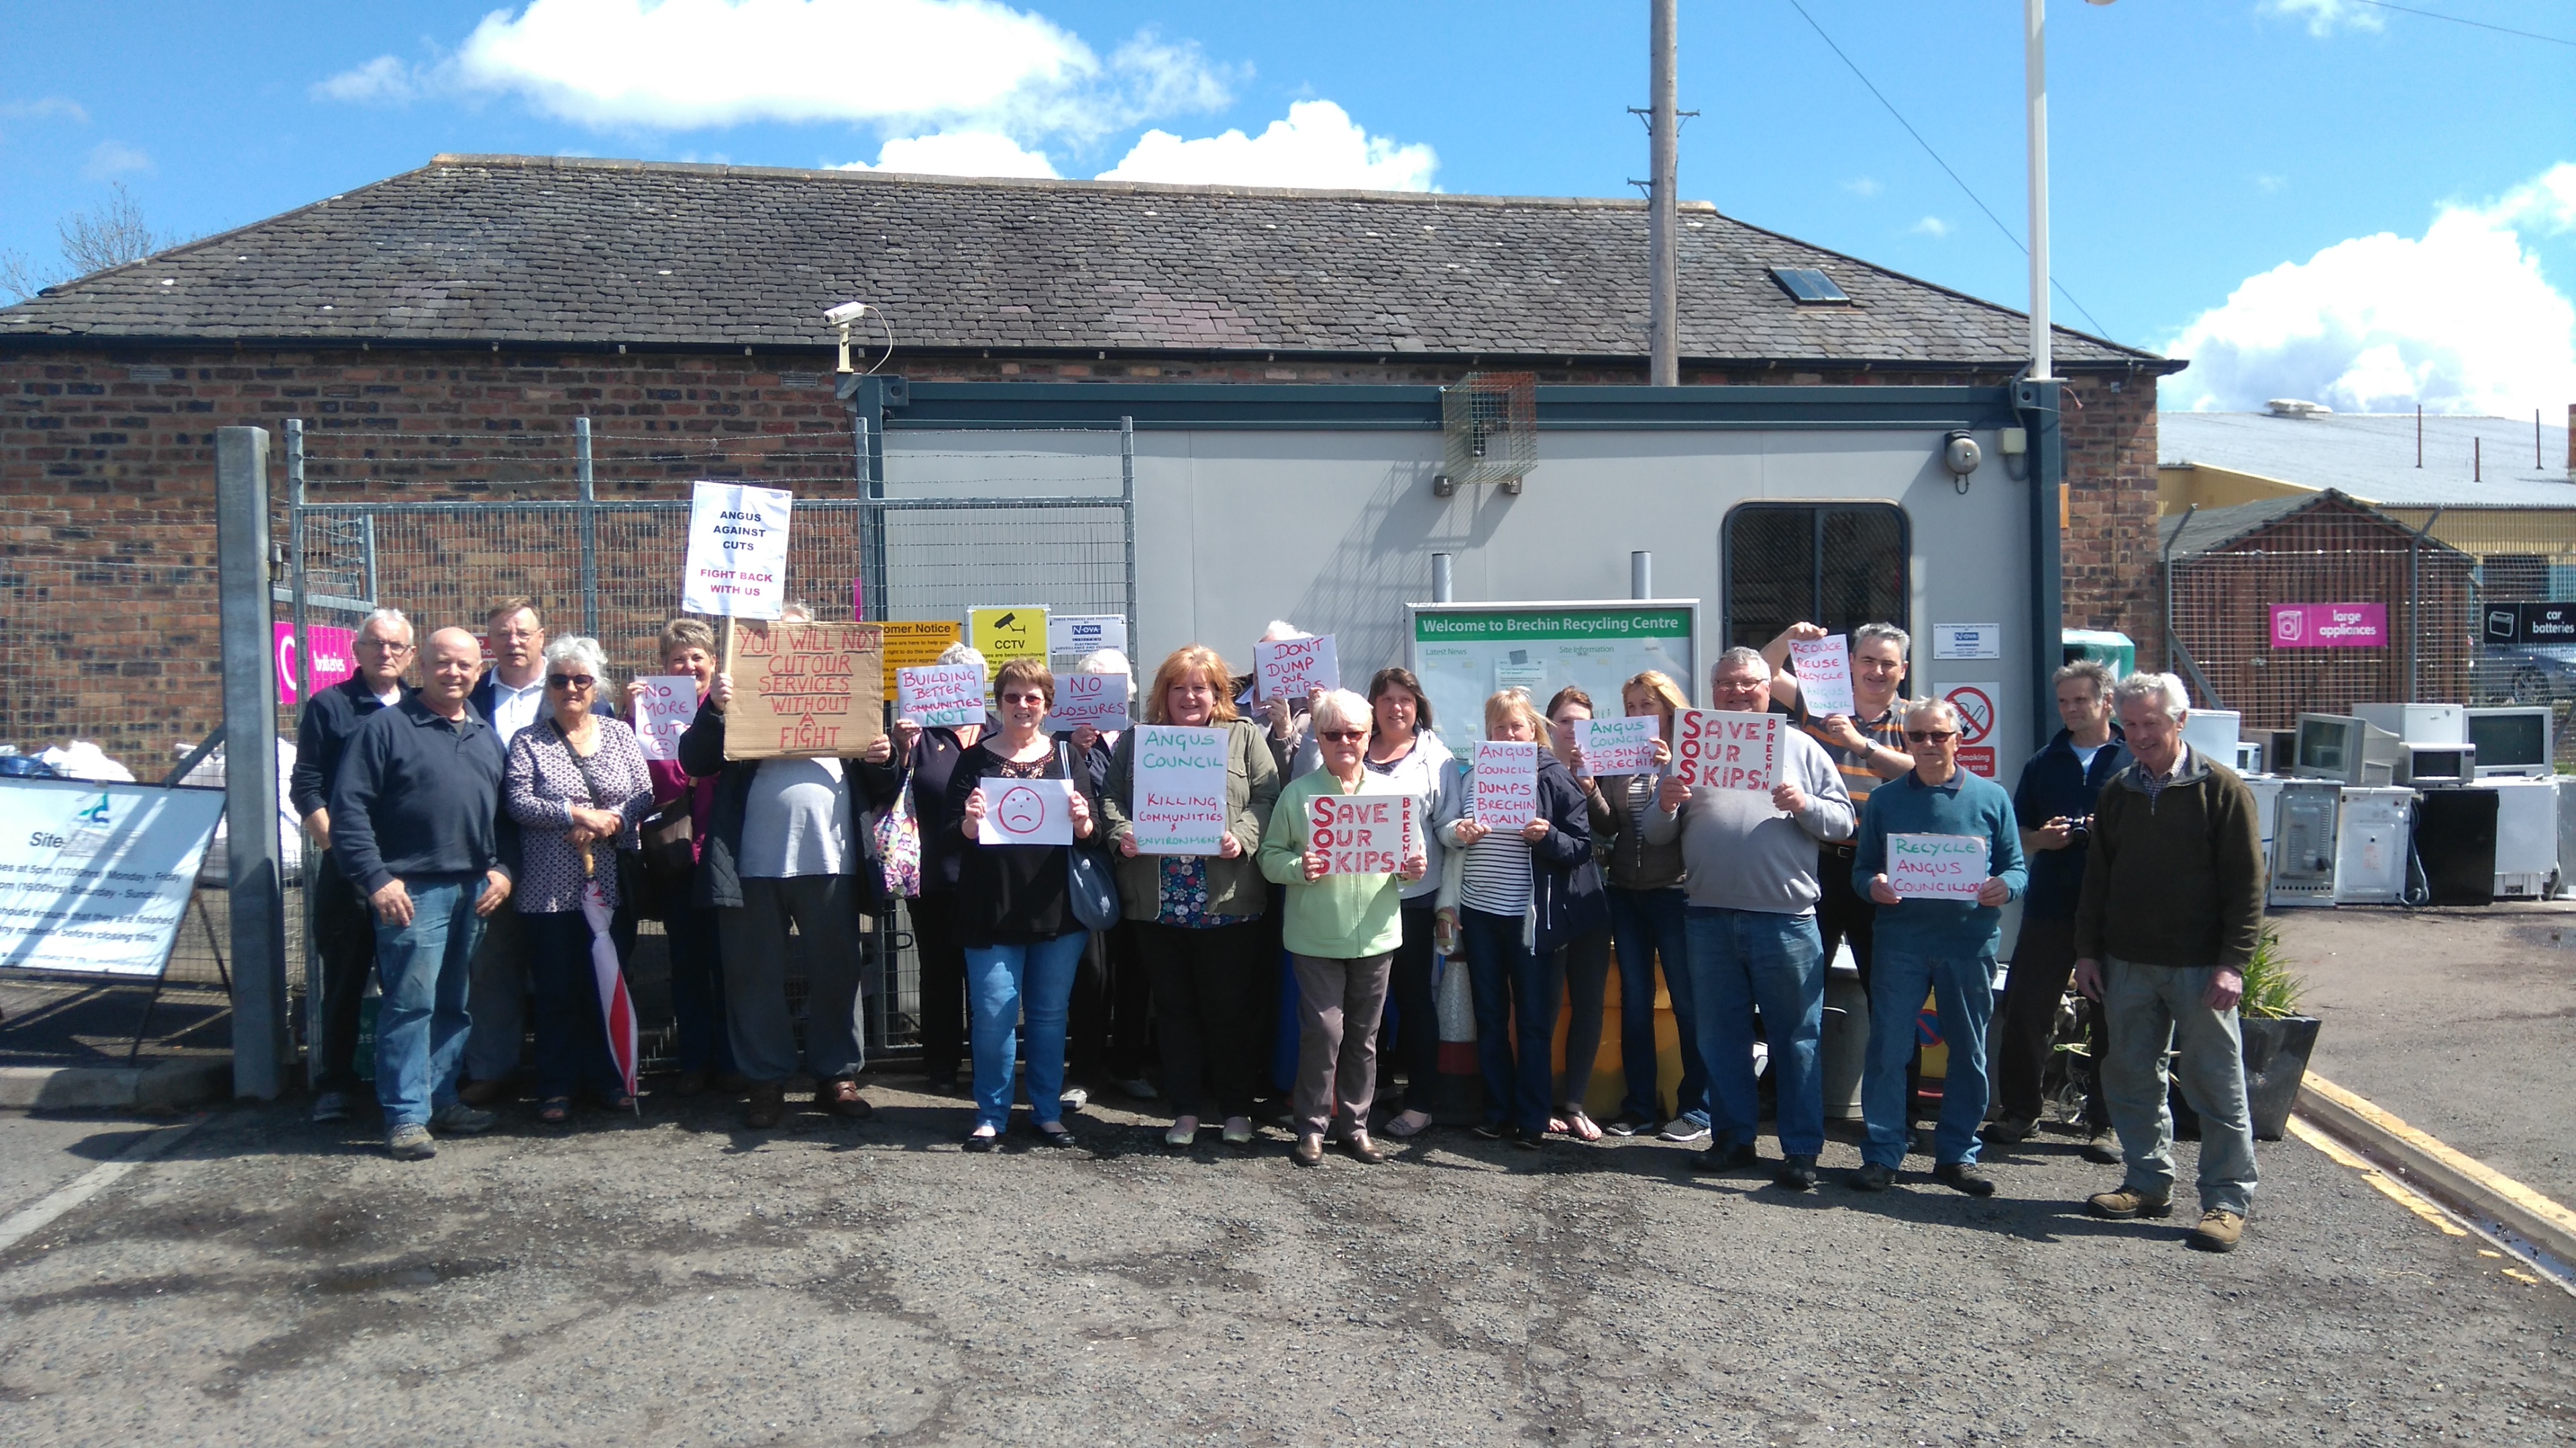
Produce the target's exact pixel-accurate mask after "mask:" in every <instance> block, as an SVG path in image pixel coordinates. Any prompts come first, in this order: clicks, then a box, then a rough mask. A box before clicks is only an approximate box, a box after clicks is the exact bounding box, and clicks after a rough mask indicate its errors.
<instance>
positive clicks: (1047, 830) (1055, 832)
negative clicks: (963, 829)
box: [975, 775, 1073, 845]
mask: <svg viewBox="0 0 2576 1448" xmlns="http://www.w3.org/2000/svg"><path fill="white" fill-rule="evenodd" d="M978 788H980V789H982V790H983V792H984V822H983V823H982V824H981V825H978V826H977V827H976V830H975V842H976V843H977V844H979V845H1069V844H1072V843H1073V781H1072V780H1069V779H1003V778H1001V777H1000V776H998V775H996V776H990V777H988V778H986V779H985V781H984V782H983V784H981V785H980V786H978Z"/></svg>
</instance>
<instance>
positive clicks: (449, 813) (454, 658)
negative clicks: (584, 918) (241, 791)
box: [330, 628, 510, 1161]
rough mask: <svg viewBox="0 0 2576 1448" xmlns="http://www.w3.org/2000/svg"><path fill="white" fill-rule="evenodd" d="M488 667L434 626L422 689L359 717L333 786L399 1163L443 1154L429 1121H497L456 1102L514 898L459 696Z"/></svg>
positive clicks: (479, 727)
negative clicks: (474, 969)
mask: <svg viewBox="0 0 2576 1448" xmlns="http://www.w3.org/2000/svg"><path fill="white" fill-rule="evenodd" d="M482 664H483V647H482V645H481V644H480V643H479V642H478V641H477V640H476V639H475V637H474V635H472V634H470V633H467V632H466V631H465V630H463V629H458V628H444V629H440V630H439V631H438V632H436V633H434V634H431V635H430V636H429V657H428V660H427V662H426V664H425V665H424V674H425V677H424V678H423V681H422V683H421V689H420V692H419V693H418V694H417V695H414V696H413V697H411V698H409V699H405V700H403V701H402V702H401V703H399V704H396V705H394V706H392V707H390V708H386V709H379V710H377V711H376V712H375V713H373V714H371V715H369V716H368V717H367V721H366V723H365V724H363V725H361V726H359V729H358V731H357V733H356V734H355V735H354V736H352V737H351V739H350V741H349V747H348V753H347V755H346V756H345V757H344V758H343V759H342V761H341V764H340V775H339V778H338V779H337V780H336V781H334V782H333V784H332V788H331V806H330V808H331V825H332V830H331V833H332V840H331V849H332V852H333V853H334V854H335V855H336V856H337V858H338V861H339V865H340V870H341V873H342V874H344V875H346V876H347V877H348V879H349V880H350V881H351V882H352V883H354V884H355V885H356V886H357V887H358V889H359V890H361V891H363V892H364V893H365V894H366V897H367V904H368V907H369V908H370V909H371V910H373V911H374V912H375V917H376V974H377V977H378V979H379V980H380V981H381V982H382V984H383V990H384V999H383V1001H382V1002H381V1003H379V1004H378V1006H377V1008H376V1100H377V1101H378V1102H379V1103H380V1104H382V1106H383V1107H384V1114H385V1150H386V1151H387V1152H388V1153H389V1154H391V1155H392V1156H393V1157H394V1158H395V1159H396V1160H398V1161H416V1160H419V1159H421V1158H424V1157H430V1156H435V1155H437V1154H438V1147H437V1145H436V1144H435V1143H434V1142H432V1141H431V1139H430V1131H431V1129H432V1128H435V1129H437V1130H438V1131H440V1132H442V1133H446V1134H450V1135H461V1134H468V1133H472V1132H477V1131H483V1130H486V1129H488V1128H489V1127H490V1126H491V1125H492V1113H490V1112H488V1111H480V1110H477V1109H475V1108H474V1107H472V1106H469V1105H467V1104H465V1103H464V1102H462V1101H459V1100H457V1098H456V1078H457V1073H458V1071H459V1069H460V1068H461V1067H462V1066H463V1065H464V1061H465V1039H466V1033H467V1031H468V1030H469V1029H470V1025H471V1023H470V1020H469V1018H468V1016H467V1014H466V1009H465V997H466V989H467V986H468V984H469V983H470V981H471V978H472V977H471V972H470V962H471V961H472V960H473V957H474V947H475V944H476V942H478V941H479V940H481V939H482V936H483V922H484V921H485V920H486V919H488V918H490V916H491V914H492V912H493V911H495V910H498V909H500V908H501V905H502V902H504V901H506V900H508V899H509V898H510V872H509V869H508V866H507V865H506V864H505V863H504V862H505V860H506V859H507V858H508V857H507V856H506V855H505V854H504V853H503V847H502V830H503V828H504V826H503V825H502V822H501V814H500V801H501V772H502V767H503V760H502V756H501V745H500V742H499V740H498V739H497V738H496V737H495V736H494V734H493V732H492V726H491V725H490V724H489V723H487V722H485V720H484V719H483V716H482V715H480V714H477V713H476V712H475V711H474V708H473V706H472V705H470V704H468V703H467V702H466V695H467V693H468V692H469V691H471V690H472V689H473V687H474V676H475V674H476V673H477V672H478V671H479V670H480V669H481V668H482Z"/></svg>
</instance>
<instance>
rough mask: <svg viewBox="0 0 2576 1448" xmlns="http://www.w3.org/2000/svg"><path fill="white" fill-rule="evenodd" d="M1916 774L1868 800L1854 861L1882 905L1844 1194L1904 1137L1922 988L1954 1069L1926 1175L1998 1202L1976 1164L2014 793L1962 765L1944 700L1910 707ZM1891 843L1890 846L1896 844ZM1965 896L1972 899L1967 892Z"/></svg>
mask: <svg viewBox="0 0 2576 1448" xmlns="http://www.w3.org/2000/svg"><path fill="white" fill-rule="evenodd" d="M1905 749H1906V752H1907V753H1909V754H1911V755H1913V756H1914V772H1913V773H1911V774H1909V775H1906V776H1905V777H1904V778H1903V779H1900V780H1897V781H1896V782H1894V783H1892V784H1886V785H1881V786H1880V787H1879V788H1878V789H1877V791H1876V792H1874V793H1872V794H1871V795H1870V797H1869V809H1868V811H1867V812H1866V813H1865V814H1864V815H1863V816H1862V819H1861V822H1860V835H1859V838H1858V840H1857V841H1856V846H1857V847H1856V848H1855V849H1854V850H1853V852H1852V888H1853V889H1855V890H1857V891H1859V892H1860V893H1861V894H1864V895H1866V896H1868V897H1869V898H1870V899H1871V900H1873V901H1875V902H1877V905H1878V920H1877V922H1876V929H1875V930H1874V931H1872V942H1871V943H1872V947H1873V949H1874V950H1875V952H1876V959H1875V960H1874V961H1873V962H1872V970H1871V980H1870V993H1869V994H1870V999H1869V1065H1868V1069H1867V1070H1866V1072H1865V1073H1864V1074H1863V1075H1862V1077H1861V1091H1860V1112H1861V1117H1862V1119H1863V1120H1864V1121H1866V1122H1867V1123H1868V1125H1869V1140H1868V1142H1867V1144H1866V1145H1864V1146H1863V1147H1862V1148H1861V1167H1860V1170H1858V1171H1856V1172H1854V1173H1852V1175H1851V1185H1852V1187H1853V1188H1854V1189H1855V1190H1858V1191H1865V1192H1880V1191H1885V1190H1887V1188H1888V1187H1889V1186H1891V1185H1893V1184H1894V1183H1895V1181H1896V1169H1897V1167H1898V1166H1899V1165H1901V1164H1902V1163H1903V1162H1904V1160H1905V1145H1906V1139H1907V1138H1908V1137H1909V1136H1911V1135H1912V1131H1911V1122H1910V1121H1909V1120H1908V1118H1909V1117H1910V1115H1911V1114H1912V1113H1911V1110H1910V1103H1909V1102H1908V1101H1907V1100H1906V1088H1905V1067H1906V1063H1907V1062H1909V1061H1911V1060H1912V1059H1913V1057H1914V1021H1915V1018H1916V1016H1917V1015H1919V1014H1920V1013H1921V1011H1922V1009H1923V997H1924V994H1925V993H1926V992H1927V991H1928V992H1929V993H1930V994H1931V995H1932V997H1933V999H1934V1001H1935V1003H1936V1004H1937V1005H1938V1006H1939V1008H1940V1014H1941V1039H1942V1040H1943V1041H1944V1042H1946V1043H1948V1045H1949V1047H1950V1072H1949V1076H1948V1079H1946V1080H1944V1081H1943V1082H1942V1083H1941V1124H1940V1126H1939V1128H1938V1129H1937V1130H1936V1131H1935V1132H1934V1134H1933V1167H1932V1179H1933V1180H1935V1181H1937V1182H1940V1183H1941V1184H1942V1185H1944V1186H1948V1187H1951V1188H1954V1189H1956V1190H1958V1191H1962V1192H1966V1193H1967V1194H1968V1195H1970V1196H1972V1197H1990V1196H1993V1195H1994V1192H1995V1183H1994V1178H1992V1177H1989V1176H1987V1175H1986V1174H1985V1173H1984V1172H1983V1171H1980V1170H1978V1168H1977V1127H1978V1124H1979V1123H1981V1122H1983V1121H1984V1120H1985V1118H1986V1022H1987V1020H1988V1019H1989V1018H1990V1017H1992V1016H1993V1015H1994V1012H1995V949H1996V947H1997V945H1999V944H2000V943H2001V941H2000V932H1999V928H1998V925H1997V922H1998V921H1999V920H2000V919H2001V918H2002V915H2003V909H2002V907H2003V906H2004V905H2005V904H2006V903H2007V902H2008V901H2010V900H2012V899H2013V898H2015V897H2016V896H2018V895H2020V894H2021V892H2022V890H2023V888H2024V887H2025V886H2026V885H2027V884H2028V883H2029V879H2030V876H2029V872H2028V871H2027V870H2026V869H2025V868H2024V867H2023V865H2022V860H2021V836H2020V835H2019V834H2018V833H2017V832H2016V829H2015V826H2014V821H2013V807H2012V796H2011V795H2009V794H2006V793H2004V787H2003V786H2002V785H2000V784H1997V783H1995V782H1994V781H1993V780H1991V779H1980V778H1978V777H1977V776H1976V775H1973V774H1970V773H1969V772H1967V771H1966V770H1964V769H1961V768H1960V767H1959V712H1958V710H1956V709H1954V708H1952V707H1951V706H1950V704H1949V702H1948V701H1947V700H1942V699H1924V700H1918V701H1916V702H1915V703H1913V704H1912V705H1909V706H1907V707H1906V710H1905ZM1891 839H1893V840H1894V841H1895V842H1896V843H1895V844H1894V845H1892V846H1891V844H1890V843H1889V842H1890V840H1891ZM1962 892H1972V893H1962Z"/></svg>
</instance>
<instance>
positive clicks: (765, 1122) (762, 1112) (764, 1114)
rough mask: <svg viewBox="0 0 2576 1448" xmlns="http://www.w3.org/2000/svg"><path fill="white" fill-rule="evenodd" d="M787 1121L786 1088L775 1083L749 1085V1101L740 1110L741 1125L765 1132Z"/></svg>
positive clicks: (763, 1082) (755, 1082) (753, 1083)
mask: <svg viewBox="0 0 2576 1448" xmlns="http://www.w3.org/2000/svg"><path fill="white" fill-rule="evenodd" d="M786 1119H787V1088H786V1087H784V1086H781V1085H780V1084H778V1083H777V1082H775V1081H754V1082H752V1083H751V1101H750V1103H749V1104H748V1105H746V1106H744V1107H743V1108H742V1124H743V1125H744V1126H746V1127H749V1128H750V1129H751V1130H753V1131H767V1130H769V1129H770V1128H771V1127H773V1126H776V1125H777V1124H778V1123H780V1122H782V1121H785V1120H786Z"/></svg>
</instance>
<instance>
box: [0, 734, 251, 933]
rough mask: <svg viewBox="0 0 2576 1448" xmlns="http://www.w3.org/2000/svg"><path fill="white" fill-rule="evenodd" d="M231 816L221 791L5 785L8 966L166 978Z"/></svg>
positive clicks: (0, 810) (2, 926)
mask: <svg viewBox="0 0 2576 1448" xmlns="http://www.w3.org/2000/svg"><path fill="white" fill-rule="evenodd" d="M223 812H224V794H223V791H222V790H218V789H163V788H161V787H160V786H158V785H149V784H93V783H89V782H87V781H83V780H68V779H14V778H0V818H5V819H7V820H8V822H9V823H8V827H7V828H6V829H5V830H0V965H6V966H12V967H15V968H17V969H20V970H65V971H79V972H83V973H87V974H102V975H141V976H157V975H159V974H160V973H161V971H162V967H163V966H164V965H165V964H166V963H167V962H168V960H169V958H170V942H171V941H172V939H173V938H175V937H176V936H177V934H178V931H179V926H180V924H181V923H182V922H183V921H184V920H185V918H186V916H187V912H188V898H189V894H190V892H191V891H193V890H194V889H195V888H196V879H197V868H198V865H199V864H200V863H201V862H202V861H203V860H204V858H205V854H206V846H207V844H208V842H209V841H211V840H212V839H213V838H214V833H215V822H216V821H217V820H219V819H221V818H222V817H223ZM260 823H262V824H263V825H265V824H268V823H269V820H268V819H267V818H266V817H265V812H263V817H262V819H261V821H260Z"/></svg>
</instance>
